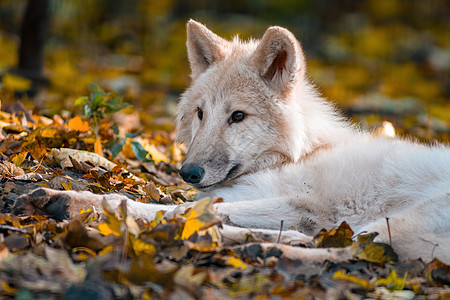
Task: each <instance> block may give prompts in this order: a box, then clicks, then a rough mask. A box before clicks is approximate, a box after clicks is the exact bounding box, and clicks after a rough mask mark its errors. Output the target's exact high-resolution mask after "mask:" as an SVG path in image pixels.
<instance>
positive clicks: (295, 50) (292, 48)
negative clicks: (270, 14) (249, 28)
mask: <svg viewBox="0 0 450 300" xmlns="http://www.w3.org/2000/svg"><path fill="white" fill-rule="evenodd" d="M250 63H251V64H252V65H254V66H255V67H256V68H257V69H258V72H259V74H260V75H261V77H263V78H264V79H266V80H267V81H268V82H269V83H270V85H271V86H272V87H273V88H274V89H276V90H277V91H278V92H280V93H284V92H286V91H289V90H290V88H291V87H293V86H294V85H295V83H296V82H297V80H298V79H300V78H301V77H303V76H304V73H305V60H304V56H303V51H302V49H301V46H300V43H299V42H298V41H297V39H296V38H295V36H294V35H293V34H292V33H291V32H290V31H289V30H287V29H285V28H282V27H278V26H274V27H270V28H269V29H267V31H266V32H265V33H264V36H263V37H262V39H261V41H260V43H259V45H258V47H257V48H256V50H255V52H254V54H253V55H252V57H251V60H250Z"/></svg>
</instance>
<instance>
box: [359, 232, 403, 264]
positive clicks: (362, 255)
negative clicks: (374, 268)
mask: <svg viewBox="0 0 450 300" xmlns="http://www.w3.org/2000/svg"><path fill="white" fill-rule="evenodd" d="M377 235H378V234H377V233H369V234H365V235H359V236H358V241H357V242H354V243H353V244H352V247H351V251H352V255H353V256H354V257H356V258H358V259H361V260H365V261H369V262H374V263H378V264H385V263H392V262H396V261H398V256H397V254H396V253H395V252H394V250H393V249H392V247H391V246H389V245H387V244H383V243H375V242H373V239H374V238H375V237H376V236H377Z"/></svg>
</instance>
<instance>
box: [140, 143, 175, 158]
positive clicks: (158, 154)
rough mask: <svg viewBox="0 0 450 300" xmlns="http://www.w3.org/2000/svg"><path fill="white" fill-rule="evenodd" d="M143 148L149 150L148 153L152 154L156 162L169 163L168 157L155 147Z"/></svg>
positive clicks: (147, 146)
mask: <svg viewBox="0 0 450 300" xmlns="http://www.w3.org/2000/svg"><path fill="white" fill-rule="evenodd" d="M143 146H144V148H145V150H147V151H148V153H150V155H151V156H152V159H153V160H154V161H165V162H168V161H169V159H168V158H167V156H166V155H164V153H162V152H161V151H159V150H158V148H156V147H155V145H151V144H147V145H143Z"/></svg>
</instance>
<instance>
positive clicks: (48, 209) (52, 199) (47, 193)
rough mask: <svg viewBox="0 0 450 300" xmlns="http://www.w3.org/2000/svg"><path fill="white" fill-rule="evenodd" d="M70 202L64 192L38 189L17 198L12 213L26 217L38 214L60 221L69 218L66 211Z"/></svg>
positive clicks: (69, 198)
mask: <svg viewBox="0 0 450 300" xmlns="http://www.w3.org/2000/svg"><path fill="white" fill-rule="evenodd" d="M70 200H71V197H70V196H69V195H68V194H66V193H65V192H64V191H56V190H51V189H46V188H39V189H36V190H34V191H32V192H30V193H29V194H25V195H22V196H20V197H18V198H17V199H16V203H15V204H14V207H13V213H15V214H20V213H25V214H28V215H31V214H36V213H38V214H42V215H46V216H49V217H51V218H53V219H55V220H58V221H62V220H64V219H68V218H70V217H71V216H70V214H69V210H68V207H69V202H70Z"/></svg>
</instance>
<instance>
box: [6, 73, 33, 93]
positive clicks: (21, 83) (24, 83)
mask: <svg viewBox="0 0 450 300" xmlns="http://www.w3.org/2000/svg"><path fill="white" fill-rule="evenodd" d="M2 83H3V87H4V88H5V89H8V90H13V91H26V90H28V89H29V88H30V87H31V80H29V79H27V78H24V77H21V76H17V75H14V74H9V73H7V74H5V75H4V76H3V78H2Z"/></svg>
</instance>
